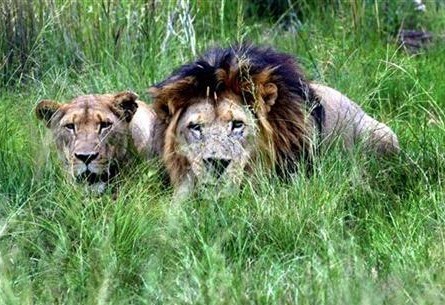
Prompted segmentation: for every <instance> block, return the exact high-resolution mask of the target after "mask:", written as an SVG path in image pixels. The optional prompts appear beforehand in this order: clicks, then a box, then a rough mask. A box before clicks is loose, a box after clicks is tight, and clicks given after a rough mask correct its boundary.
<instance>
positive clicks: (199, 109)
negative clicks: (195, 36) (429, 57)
mask: <svg viewBox="0 0 445 305" xmlns="http://www.w3.org/2000/svg"><path fill="white" fill-rule="evenodd" d="M149 92H150V93H151V95H152V97H153V98H154V104H153V107H154V110H155V112H156V115H157V120H158V121H159V124H158V126H159V129H158V130H156V133H157V135H156V136H155V139H157V140H156V143H163V160H164V162H165V164H166V167H167V170H168V172H169V174H170V177H171V181H172V182H173V184H174V185H175V187H176V192H177V193H179V194H184V193H188V192H190V191H191V190H192V189H193V187H194V186H195V185H196V184H200V183H203V184H221V182H226V181H229V182H233V183H235V184H239V181H240V180H239V179H240V174H242V172H243V171H245V170H247V171H249V170H250V169H252V167H253V166H255V162H256V160H257V159H258V157H259V156H261V157H262V159H263V160H266V164H268V166H269V167H270V168H273V169H275V170H276V172H277V173H278V174H279V175H281V176H283V175H284V176H286V175H288V174H292V173H293V172H295V170H296V169H297V166H298V163H301V161H302V162H305V163H308V164H310V161H311V157H312V156H313V153H314V150H315V149H316V148H318V147H319V146H320V145H326V143H328V142H330V141H332V139H333V138H340V140H341V141H342V142H343V143H344V146H345V147H347V148H350V147H352V146H353V145H354V144H355V143H357V142H359V141H360V142H362V143H363V144H364V145H365V146H367V148H368V150H374V151H376V152H377V153H380V154H388V153H396V152H398V151H399V145H398V140H397V137H396V135H395V134H394V133H393V132H392V131H391V129H390V128H389V127H387V126H386V125H385V124H383V123H379V122H378V121H376V120H374V119H373V118H371V117H370V116H368V115H367V114H365V113H364V112H363V110H362V109H361V108H360V107H359V106H357V105H356V104H355V103H353V102H352V101H351V100H349V99H348V98H347V97H345V96H344V95H342V94H341V93H339V92H338V91H336V90H334V89H332V88H329V87H326V86H323V85H318V84H313V83H310V82H308V81H307V80H306V79H305V77H304V75H303V73H302V72H301V71H300V68H299V67H298V65H297V63H296V61H295V59H294V58H293V57H292V56H290V55H288V54H284V53H279V52H277V51H275V50H274V49H272V48H262V47H256V46H253V45H250V44H242V45H239V46H236V47H233V48H227V49H221V48H216V49H212V50H210V51H209V52H207V53H206V54H204V55H203V56H202V57H201V58H199V59H198V60H196V61H194V62H192V63H189V64H186V65H183V66H181V67H180V68H179V69H178V70H176V71H175V72H174V73H173V74H172V75H171V76H170V77H168V78H167V79H165V80H164V81H162V82H160V83H159V84H157V85H154V86H153V87H151V88H150V89H149Z"/></svg>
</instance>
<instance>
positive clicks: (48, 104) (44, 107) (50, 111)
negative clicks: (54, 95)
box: [36, 100, 61, 127]
mask: <svg viewBox="0 0 445 305" xmlns="http://www.w3.org/2000/svg"><path fill="white" fill-rule="evenodd" d="M60 106H61V104H59V103H57V102H54V101H51V100H42V101H40V103H38V104H37V107H36V116H37V118H38V119H39V120H42V121H45V123H46V126H47V127H49V126H50V123H51V119H52V118H53V117H54V114H55V113H56V112H57V110H59V108H60Z"/></svg>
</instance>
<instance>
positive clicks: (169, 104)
mask: <svg viewBox="0 0 445 305" xmlns="http://www.w3.org/2000/svg"><path fill="white" fill-rule="evenodd" d="M197 85H198V84H197V81H196V78H195V77H192V76H188V77H184V78H171V79H169V80H168V82H165V83H161V84H159V85H155V86H152V87H150V88H149V89H148V93H149V94H150V95H151V97H152V98H153V99H154V103H153V107H154V110H155V111H156V114H157V115H158V117H159V118H160V119H161V120H165V121H168V120H170V119H171V117H172V116H173V115H174V114H175V113H177V111H178V110H179V109H181V108H182V107H184V106H185V105H187V103H188V101H189V100H190V99H191V98H192V97H194V96H195V95H196V92H197V90H198V89H197Z"/></svg>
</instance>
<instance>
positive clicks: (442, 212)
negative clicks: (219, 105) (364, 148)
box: [0, 0, 445, 304]
mask: <svg viewBox="0 0 445 305" xmlns="http://www.w3.org/2000/svg"><path fill="white" fill-rule="evenodd" d="M322 4H323V5H321V3H320V1H315V0H291V1H287V0H282V1H280V0H279V1H269V0H267V1H234V0H233V1H232V0H217V1H202V0H199V1H198V0H196V1H187V0H178V1H156V0H151V1H145V2H143V1H125V0H122V1H113V0H100V1H87V0H85V1H65V0H40V1H28V0H4V1H1V2H0V11H1V13H0V52H1V53H0V84H1V85H0V86H1V87H0V304H443V303H444V302H445V294H444V285H445V276H444V274H445V270H444V264H443V261H444V259H445V239H444V236H445V231H444V228H445V200H444V199H445V192H444V191H445V190H444V184H443V183H444V182H443V181H444V178H445V168H444V167H445V165H444V164H445V163H444V161H445V156H444V150H443V148H444V146H445V125H444V120H445V115H444V111H443V109H444V108H445V104H444V103H445V102H444V101H445V87H444V86H443V75H444V74H445V68H444V67H445V66H444V65H443V62H444V61H445V55H444V54H445V52H444V44H443V33H444V26H445V24H444V23H445V11H444V6H443V4H442V3H441V2H440V1H427V2H426V4H427V10H426V12H424V13H421V12H418V11H416V10H415V9H414V7H413V5H412V2H411V1H408V0H407V1H386V0H382V1H377V0H351V1H342V0H326V1H323V3H322ZM401 28H408V29H418V30H419V29H426V30H428V31H430V32H432V33H433V34H434V36H435V39H434V41H433V42H432V43H430V44H429V46H428V48H425V49H421V52H420V54H416V55H413V54H408V53H406V52H405V51H404V49H403V48H401V47H400V46H399V45H398V43H397V33H398V32H399V30H400V29H401ZM242 40H249V41H252V42H255V43H260V44H267V45H273V46H275V47H276V48H277V49H279V50H282V51H286V52H289V53H292V54H295V55H296V56H298V58H299V60H300V62H301V64H302V66H303V67H304V70H305V71H306V72H307V74H308V76H309V77H310V78H311V79H313V80H315V81H317V82H322V83H326V84H329V85H330V86H332V87H335V88H337V89H339V90H340V91H342V92H344V93H346V94H347V95H348V96H349V97H351V98H353V99H354V100H356V101H358V102H359V103H360V104H361V105H362V106H363V107H364V109H365V110H366V111H368V112H369V113H371V114H372V115H373V116H374V117H376V118H378V119H380V120H382V121H384V122H386V123H387V124H389V125H390V126H391V127H392V128H393V129H394V130H395V131H396V133H397V134H398V135H399V138H400V142H401V146H402V149H403V153H402V154H401V155H400V156H399V157H397V158H394V159H391V160H374V159H373V158H369V157H368V158H365V157H363V156H362V155H360V154H358V153H356V152H350V153H344V152H341V151H339V150H337V149H336V148H333V149H332V150H330V151H328V152H326V153H325V154H324V155H323V156H322V158H320V160H317V164H316V165H317V167H316V168H317V171H316V173H315V174H314V175H312V176H311V177H306V176H305V175H303V174H301V175H299V176H298V177H295V179H294V180H293V181H292V182H291V183H282V182H280V181H276V180H275V179H273V178H268V177H264V175H262V174H261V173H258V174H257V175H256V176H255V177H252V178H251V179H249V180H248V181H247V182H246V186H245V187H244V188H243V189H242V190H241V192H240V193H239V194H234V195H233V196H231V197H228V198H220V199H215V198H212V196H211V191H209V194H203V195H205V196H200V197H198V198H194V199H191V200H190V201H189V202H186V203H184V204H182V205H177V204H176V203H175V202H171V194H172V193H171V190H170V189H168V188H166V186H165V185H164V184H163V182H162V179H161V178H160V169H159V165H158V163H156V162H152V163H148V164H147V163H141V164H136V165H134V168H131V169H130V170H129V171H128V173H124V174H123V175H121V177H120V179H121V181H119V182H118V183H119V185H120V191H119V194H118V196H117V199H113V196H112V194H111V193H107V194H105V195H104V196H102V197H97V196H94V195H92V194H89V193H88V192H86V191H85V190H84V189H83V187H82V186H79V185H75V184H72V183H71V182H70V181H69V180H67V179H66V177H65V176H64V173H63V170H61V168H60V164H59V163H58V160H57V157H56V156H55V154H54V153H53V149H52V148H53V147H52V146H51V144H50V143H51V139H50V137H48V135H47V133H46V130H45V127H44V126H42V125H41V124H39V122H37V120H36V119H35V118H34V114H33V109H34V107H35V105H36V104H37V103H38V101H39V100H41V99H43V98H52V99H55V100H59V101H69V100H70V99H71V98H72V97H74V96H76V95H80V94H86V93H93V92H96V93H102V92H116V91H122V90H127V89H129V90H133V91H135V92H137V93H139V94H140V96H141V97H142V98H143V99H145V100H146V101H147V102H149V98H148V96H147V95H146V93H145V92H146V88H148V87H149V86H150V85H151V84H153V83H155V82H157V81H159V80H161V79H163V78H164V77H165V76H167V75H168V74H169V73H170V72H171V71H172V69H174V68H175V67H177V66H178V65H180V64H182V63H184V62H185V61H188V60H191V59H193V58H194V57H195V56H196V54H199V53H200V52H201V51H203V50H206V49H207V48H209V47H211V46H215V45H221V46H228V45H230V44H231V43H234V42H236V41H242Z"/></svg>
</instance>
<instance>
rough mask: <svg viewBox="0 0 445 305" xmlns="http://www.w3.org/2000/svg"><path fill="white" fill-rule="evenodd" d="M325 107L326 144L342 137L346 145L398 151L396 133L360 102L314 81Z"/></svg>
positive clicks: (323, 137)
mask: <svg viewBox="0 0 445 305" xmlns="http://www.w3.org/2000/svg"><path fill="white" fill-rule="evenodd" d="M311 87H312V89H314V91H315V93H316V94H317V95H318V96H319V98H320V102H321V104H322V105H323V107H324V109H325V122H324V125H323V129H322V130H323V134H322V139H323V141H325V142H326V143H325V144H328V143H330V142H332V141H333V140H336V139H340V140H341V141H342V143H343V145H344V147H345V148H347V149H350V148H352V147H353V146H354V145H355V144H356V143H362V144H363V145H365V148H366V149H367V150H373V151H375V152H377V153H379V154H390V153H398V152H399V151H400V147H399V141H398V139H397V136H396V134H395V133H394V132H393V131H392V130H391V129H390V128H389V127H388V126H386V125H385V124H383V123H381V122H379V121H377V120H375V119H374V118H372V117H370V116H369V115H368V114H366V113H365V112H364V111H363V110H362V109H361V108H360V107H359V106H358V105H357V104H356V103H354V102H353V101H351V100H350V99H349V98H348V97H346V96H345V95H343V94H341V93H340V92H339V91H337V90H335V89H333V88H330V87H328V86H324V85H320V84H311Z"/></svg>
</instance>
